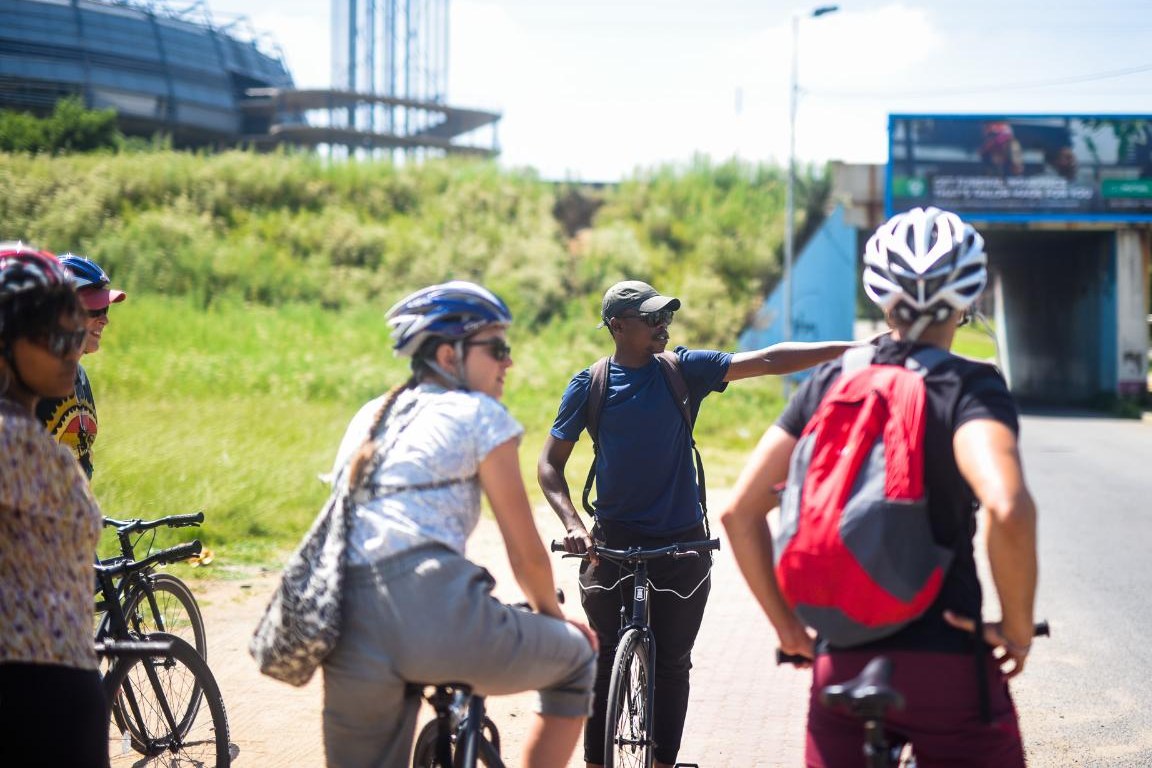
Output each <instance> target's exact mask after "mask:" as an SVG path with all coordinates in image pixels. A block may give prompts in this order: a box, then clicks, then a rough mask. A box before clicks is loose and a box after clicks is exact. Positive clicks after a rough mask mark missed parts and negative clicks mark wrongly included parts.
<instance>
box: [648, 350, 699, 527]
mask: <svg viewBox="0 0 1152 768" xmlns="http://www.w3.org/2000/svg"><path fill="white" fill-rule="evenodd" d="M656 362H658V363H659V364H660V372H661V373H662V374H664V380H665V381H667V382H668V389H670V390H672V399H673V400H675V401H676V407H677V408H678V409H679V410H680V415H681V416H682V417H683V418H684V424H685V425H686V426H687V427H688V439H689V440H691V441H692V453H693V454H695V456H696V484H697V486H699V488H700V509H701V510H702V511H703V512H704V533H705V535H706V536H708V537H709V538H711V536H712V531H711V530H710V528H709V525H708V484H707V482H706V481H705V479H704V459H703V458H701V456H700V449H699V448H697V447H696V436H695V435H694V434H693V429H694V428H695V426H696V424H695V422H694V421H693V419H692V395H691V393H689V391H688V382H687V381H685V380H684V371H683V370H681V368H680V356H679V355H677V354H676V353H675V352H661V353H660V354H658V355H656Z"/></svg>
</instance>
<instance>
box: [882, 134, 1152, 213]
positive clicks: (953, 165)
mask: <svg viewBox="0 0 1152 768" xmlns="http://www.w3.org/2000/svg"><path fill="white" fill-rule="evenodd" d="M885 203H886V207H887V209H888V213H889V215H891V214H892V213H894V212H896V211H901V210H905V209H907V208H912V207H914V206H925V205H935V206H937V207H939V208H946V209H948V210H952V211H956V212H958V213H967V214H968V215H970V216H971V215H978V216H980V217H982V218H986V219H989V220H1036V219H1052V220H1106V221H1152V115H890V116H889V118H888V185H887V190H886V196H885Z"/></svg>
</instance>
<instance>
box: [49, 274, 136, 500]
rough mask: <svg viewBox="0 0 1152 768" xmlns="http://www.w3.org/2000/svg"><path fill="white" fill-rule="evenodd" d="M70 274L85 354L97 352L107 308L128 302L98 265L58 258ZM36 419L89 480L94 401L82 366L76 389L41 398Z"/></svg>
mask: <svg viewBox="0 0 1152 768" xmlns="http://www.w3.org/2000/svg"><path fill="white" fill-rule="evenodd" d="M60 263H61V264H63V265H64V266H65V267H66V268H67V269H68V271H69V272H70V273H71V274H72V282H73V284H74V285H75V286H76V293H77V294H79V296H80V303H81V304H82V305H83V306H84V312H85V314H86V316H87V319H86V320H85V327H86V328H87V330H88V336H87V337H86V338H85V340H84V354H86V355H90V354H92V353H93V352H97V351H99V349H100V342H101V340H102V339H103V336H104V329H105V328H107V327H108V308H109V307H111V306H112V305H113V304H116V303H118V302H121V301H124V299H126V298H128V296H127V294H125V293H124V291H118V290H116V289H114V288H109V283H110V282H111V281H109V279H108V275H107V274H105V272H104V270H103V269H101V268H100V265H99V264H97V263H96V262H94V261H92V260H91V259H88V258H85V257H84V256H76V255H74V254H71V253H66V254H64V255H63V256H61V257H60ZM36 417H37V418H38V419H40V421H41V422H43V423H44V426H45V427H46V428H47V429H48V433H49V434H51V435H52V436H53V437H55V438H56V439H57V440H58V441H59V442H61V443H64V444H65V445H67V446H68V447H69V448H71V449H72V453H73V454H74V455H75V456H76V459H77V461H79V462H80V466H81V467H83V468H84V474H86V475H87V476H88V478H89V479H91V478H92V443H93V442H95V440H96V398H94V397H93V396H92V384H91V382H89V380H88V374H87V372H85V370H84V366H80V369H79V370H78V371H77V372H76V386H75V387H74V388H73V391H72V392H70V393H69V394H68V396H67V397H62V398H44V399H42V400H41V401H40V403H39V405H37V406H36Z"/></svg>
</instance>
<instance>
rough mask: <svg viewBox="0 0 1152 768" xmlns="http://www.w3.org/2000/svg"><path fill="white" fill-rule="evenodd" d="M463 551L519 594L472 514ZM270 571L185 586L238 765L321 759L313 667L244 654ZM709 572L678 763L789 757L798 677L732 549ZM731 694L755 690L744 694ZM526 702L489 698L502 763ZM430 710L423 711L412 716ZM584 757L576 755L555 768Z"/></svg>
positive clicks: (569, 577)
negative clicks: (258, 660) (195, 602)
mask: <svg viewBox="0 0 1152 768" xmlns="http://www.w3.org/2000/svg"><path fill="white" fill-rule="evenodd" d="M540 514H541V516H540V517H538V519H539V520H540V522H541V528H542V530H543V531H544V533H545V535H546V536H549V537H550V536H551V535H552V534H553V533H554V532H555V531H554V525H551V522H552V521H551V520H548V519H547V518H545V517H543V514H544V513H540ZM548 514H549V515H550V513H548ZM725 544H726V543H725ZM725 549H726V546H725ZM469 555H470V557H471V558H472V559H473V560H475V561H476V562H478V563H480V564H482V565H484V566H485V567H487V568H488V569H489V570H490V571H492V573H493V575H494V576H495V577H496V580H497V584H498V590H497V594H498V596H500V597H502V598H503V599H506V600H516V599H519V598H520V595H519V594H518V592H517V591H516V588H515V583H514V582H513V580H512V578H511V576H510V575H509V573H508V567H507V563H506V560H505V557H504V554H503V547H502V545H501V543H500V541H499V534H498V532H497V530H496V526H495V524H494V523H493V522H492V521H490V520H484V521H482V522H481V525H480V527H479V529H478V530H477V532H476V534H475V535H474V536H473V538H472V540H471V541H470V543H469ZM554 568H555V571H556V576H557V582H558V584H559V585H560V587H561V588H562V589H564V591H565V593H566V594H567V595H569V596H570V603H569V608H570V609H571V610H573V611H574V612H575V613H576V615H580V608H579V604H578V602H577V600H578V598H577V597H576V596H577V594H578V591H577V585H576V579H575V576H576V564H575V561H571V560H561V559H559V557H557V558H556V559H555V560H554ZM277 578H278V575H277V574H271V573H263V574H260V573H252V574H248V575H247V577H245V578H228V579H211V580H201V581H197V582H195V583H194V584H193V589H194V591H195V592H196V595H197V598H198V599H199V600H200V602H201V604H202V607H203V611H204V615H205V621H206V623H207V627H208V643H209V650H208V657H209V663H210V665H211V667H212V670H213V672H214V673H215V674H216V677H217V679H218V680H219V682H220V687H221V689H222V691H223V693H224V701H225V705H226V706H227V708H228V714H229V721H230V724H231V728H232V741H233V742H234V743H235V744H236V746H237V747H238V748H239V757H238V759H237V761H236V764H237V765H238V766H258V768H280V767H281V766H282V767H283V768H289V766H291V768H307V767H309V766H322V765H323V764H324V752H323V745H322V740H321V730H320V711H321V697H322V685H323V683H322V681H321V678H320V675H319V674H318V675H317V676H316V677H315V678H313V680H312V681H311V682H310V683H309V684H308V685H307V686H305V687H304V688H299V689H297V688H293V687H291V686H288V685H285V684H283V683H278V682H276V681H274V680H272V679H270V678H266V677H264V676H262V675H261V674H260V673H259V672H258V671H257V669H256V666H255V663H254V662H253V661H252V659H251V657H249V655H248V652H247V644H248V638H249V636H250V635H251V632H252V628H253V627H254V626H255V623H256V621H257V619H258V618H259V616H260V613H261V611H262V610H263V608H264V605H265V603H266V601H267V599H268V595H269V594H270V593H271V591H272V590H273V589H274V588H275V586H276V583H277ZM713 579H714V583H713V592H712V595H713V596H712V600H711V603H710V605H709V607H708V613H707V615H706V616H705V624H704V629H703V630H702V631H701V636H700V639H699V641H698V643H697V654H696V667H695V671H694V672H693V683H694V686H693V689H692V704H691V710H690V713H689V728H688V731H687V732H686V735H685V741H684V746H683V749H682V752H681V759H682V760H684V761H685V762H699V763H700V764H701V765H707V766H709V768H723V767H724V766H732V767H733V768H735V767H736V766H739V767H740V768H748V767H749V766H794V765H797V764H798V763H799V762H800V754H801V748H802V742H801V739H802V734H803V714H804V699H805V695H806V690H805V678H804V676H803V675H801V674H796V673H794V672H792V671H791V670H782V669H778V668H777V667H776V666H775V665H774V664H773V663H772V662H771V661H770V649H771V648H773V647H774V645H773V643H772V640H771V638H770V637H769V631H768V627H767V623H766V622H765V621H764V620H763V618H762V617H761V616H760V614H759V612H758V610H756V606H755V605H754V604H753V603H752V599H751V597H750V595H749V594H748V591H747V588H746V587H745V586H744V584H743V583H742V582H740V577H739V574H738V573H737V572H736V569H735V566H734V565H733V564H732V562H731V556H730V555H727V554H726V553H724V552H722V553H721V555H720V557H718V559H717V565H716V568H715V570H714V573H713ZM733 692H754V698H753V699H749V698H748V697H747V696H742V695H735V696H734V695H733ZM531 700H532V694H523V695H520V696H507V697H500V698H493V699H490V700H489V710H490V712H491V714H492V717H493V719H494V720H495V721H496V723H497V725H498V726H499V728H500V731H501V735H502V738H503V742H504V748H503V751H504V753H505V756H506V759H508V760H509V765H510V766H514V765H516V764H517V760H516V757H515V756H516V755H518V754H519V748H520V745H521V744H522V743H523V739H524V732H525V728H526V726H527V722H528V720H529V719H530V715H529V712H530V706H531ZM753 702H754V704H755V705H754V706H750V704H752V703H753ZM428 716H429V715H428V713H424V715H423V716H422V718H421V722H423V721H424V720H425V719H427V717H428ZM750 735H754V737H753V738H749V736H750ZM578 754H579V750H578ZM582 765H583V763H582V761H580V760H576V759H574V760H572V761H571V762H570V763H569V766H567V767H565V768H577V766H582ZM558 768H559V767H558Z"/></svg>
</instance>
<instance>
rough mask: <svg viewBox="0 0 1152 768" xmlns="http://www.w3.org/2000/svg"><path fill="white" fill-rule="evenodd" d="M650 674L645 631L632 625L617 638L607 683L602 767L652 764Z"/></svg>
mask: <svg viewBox="0 0 1152 768" xmlns="http://www.w3.org/2000/svg"><path fill="white" fill-rule="evenodd" d="M653 746H654V743H653V741H652V676H651V670H650V668H649V666H648V644H647V642H645V637H644V633H643V632H641V631H640V630H638V629H631V630H628V631H627V632H625V633H624V637H622V638H620V644H619V645H618V646H617V647H616V658H615V660H614V661H613V662H612V682H611V684H610V685H609V686H608V715H607V719H606V720H605V723H604V766H605V768H628V767H629V766H639V767H640V768H652V760H653V755H652V748H653Z"/></svg>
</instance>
